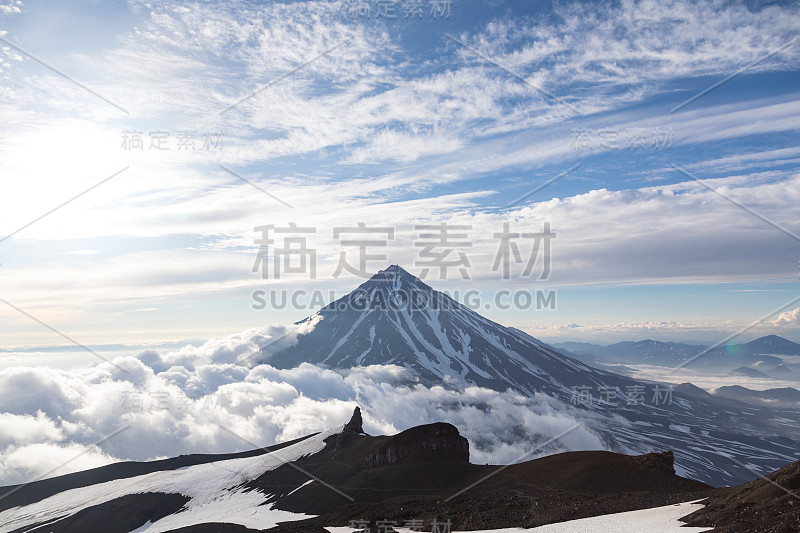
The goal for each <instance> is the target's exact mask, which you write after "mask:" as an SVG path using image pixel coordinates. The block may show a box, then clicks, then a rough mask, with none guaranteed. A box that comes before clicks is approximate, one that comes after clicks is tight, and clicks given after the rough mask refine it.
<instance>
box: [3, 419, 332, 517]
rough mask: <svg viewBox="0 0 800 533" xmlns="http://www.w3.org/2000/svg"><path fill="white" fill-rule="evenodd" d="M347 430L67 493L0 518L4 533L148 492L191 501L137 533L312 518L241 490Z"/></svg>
mask: <svg viewBox="0 0 800 533" xmlns="http://www.w3.org/2000/svg"><path fill="white" fill-rule="evenodd" d="M343 427H344V425H342V426H338V427H336V428H333V429H329V430H327V431H324V432H322V433H319V434H317V435H314V436H313V437H309V438H307V439H305V440H303V441H301V442H298V443H295V444H292V445H291V446H287V447H285V448H282V449H280V450H276V451H275V452H270V453H265V454H263V455H258V456H255V457H247V458H241V459H229V460H226V461H217V462H213V463H207V464H201V465H194V466H189V467H185V468H181V469H178V470H167V471H159V472H153V473H150V474H145V475H142V476H136V477H132V478H127V479H117V480H114V481H108V482H105V483H99V484H96V485H91V486H88V487H82V488H77V489H71V490H67V491H64V492H61V493H59V494H55V495H53V496H51V497H49V498H46V499H44V500H42V501H39V502H36V503H33V504H30V505H26V506H23V507H15V508H13V509H8V510H7V511H4V512H2V513H0V533H5V532H9V531H14V530H15V529H19V528H22V527H26V526H32V525H35V524H41V523H44V522H51V521H55V520H58V519H60V518H63V517H65V516H69V515H72V514H74V513H76V512H78V511H80V510H81V509H85V508H87V507H91V506H94V505H98V504H101V503H105V502H108V501H111V500H114V499H116V498H120V497H123V496H127V495H130V494H136V493H143V492H162V493H178V494H183V495H184V496H187V497H189V498H191V499H190V500H189V502H187V503H186V508H185V509H184V510H181V511H179V512H177V513H175V514H172V515H169V516H166V517H164V518H162V519H160V520H157V521H156V522H153V523H149V522H148V523H147V524H145V525H143V526H142V527H140V528H139V529H137V530H136V531H137V533H159V532H162V531H168V530H171V529H177V528H181V527H186V526H191V525H195V524H201V523H204V522H218V521H220V519H221V518H222V517H224V520H225V522H226V523H231V524H239V525H242V526H244V527H247V528H252V529H267V528H270V527H274V526H275V525H277V523H278V522H282V521H288V520H302V519H305V518H310V516H309V515H304V514H299V513H290V512H287V511H280V510H277V509H271V507H268V506H265V505H261V504H263V503H264V502H265V501H266V500H267V495H266V494H263V493H261V492H258V491H254V490H253V491H249V492H245V491H243V490H242V489H241V488H240V485H242V484H243V483H245V482H247V481H250V480H253V479H256V478H257V477H259V476H260V475H261V474H263V473H264V472H268V471H270V470H274V469H276V468H278V467H279V466H281V465H282V464H285V463H287V462H290V461H296V460H297V459H300V458H301V457H304V456H307V455H312V454H315V453H318V452H320V451H322V450H323V448H325V439H326V438H328V437H330V436H331V435H336V434H338V433H340V432H341V431H342V428H343Z"/></svg>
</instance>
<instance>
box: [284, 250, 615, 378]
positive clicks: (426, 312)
mask: <svg viewBox="0 0 800 533" xmlns="http://www.w3.org/2000/svg"><path fill="white" fill-rule="evenodd" d="M319 316H321V317H322V319H323V320H321V321H319V323H318V324H317V326H316V327H315V328H314V330H313V331H311V332H310V333H308V334H306V335H302V336H301V337H300V338H299V339H298V343H297V345H295V346H293V347H291V348H287V349H286V350H283V351H281V352H279V353H277V354H275V355H274V356H273V357H271V358H270V359H269V360H268V362H269V364H271V365H273V366H276V367H279V368H291V367H294V366H297V365H299V364H301V363H303V362H310V363H313V364H317V365H323V366H328V367H331V368H351V367H355V366H363V365H373V364H395V365H399V366H403V367H406V368H408V369H409V370H412V371H413V372H414V373H415V374H416V375H417V376H418V377H419V378H420V379H421V380H423V381H428V382H447V383H451V384H454V383H460V384H463V385H471V384H476V385H481V386H484V387H490V388H494V389H501V390H505V389H507V388H515V389H517V390H520V391H524V392H534V391H549V392H551V393H553V392H556V391H559V392H562V393H563V392H564V391H565V390H568V388H569V386H572V385H576V384H578V383H580V384H584V383H586V382H587V381H586V376H585V375H582V374H585V373H586V372H588V373H590V374H591V373H601V374H603V375H605V373H602V372H600V371H597V370H594V369H591V368H589V367H587V366H585V365H583V364H582V363H580V362H578V361H576V360H572V359H569V358H567V357H564V356H563V355H562V354H559V353H557V352H555V351H554V350H552V349H550V348H549V347H547V346H546V345H544V344H543V343H540V342H538V341H537V340H536V339H533V338H532V337H528V336H526V335H522V334H519V333H517V332H515V331H514V330H510V329H508V328H506V327H504V326H502V325H500V324H497V323H496V322H493V321H491V320H488V319H486V318H484V317H483V316H481V315H480V314H478V313H476V312H475V311H473V310H471V309H469V308H468V307H466V306H464V305H462V304H460V303H458V302H457V301H455V300H453V299H452V298H450V297H449V296H447V295H446V294H444V293H442V292H439V291H437V290H434V289H433V288H431V287H430V286H429V285H427V284H425V283H424V282H423V281H421V280H420V279H419V278H417V277H416V276H413V275H412V274H410V273H409V272H407V271H406V270H404V269H403V268H402V267H400V266H399V265H391V266H389V267H388V268H386V269H384V270H381V271H379V272H378V273H376V274H375V275H374V276H372V277H371V278H370V279H369V280H367V281H366V282H364V283H363V284H361V285H360V286H359V287H358V288H357V289H355V290H354V291H352V292H351V293H349V294H347V295H346V296H344V297H342V298H340V299H338V300H336V301H335V302H332V303H330V304H329V305H327V306H326V307H324V308H323V309H321V310H320V311H319V312H318V313H317V314H316V315H314V316H312V317H309V318H308V319H306V320H318V318H319ZM590 381H591V380H590Z"/></svg>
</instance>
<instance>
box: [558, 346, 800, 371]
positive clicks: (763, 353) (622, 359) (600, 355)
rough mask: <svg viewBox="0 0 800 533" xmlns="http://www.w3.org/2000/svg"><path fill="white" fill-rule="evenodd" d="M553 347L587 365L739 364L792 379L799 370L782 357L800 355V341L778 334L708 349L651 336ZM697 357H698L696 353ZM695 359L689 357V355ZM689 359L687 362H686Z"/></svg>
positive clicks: (706, 366) (709, 366)
mask: <svg viewBox="0 0 800 533" xmlns="http://www.w3.org/2000/svg"><path fill="white" fill-rule="evenodd" d="M553 347H554V348H557V349H559V350H562V351H564V352H566V353H569V354H571V355H573V356H575V357H576V358H578V359H580V360H582V361H584V362H587V363H588V364H595V365H604V364H608V363H621V364H628V365H635V364H644V365H653V366H663V367H670V368H673V367H676V366H678V365H681V364H684V363H685V364H686V368H688V369H693V368H694V369H698V370H713V371H715V372H732V371H734V370H735V369H739V368H740V367H744V368H755V367H758V368H757V370H758V371H759V372H760V373H761V374H763V376H764V377H773V378H775V379H794V378H795V377H797V376H800V373H798V372H796V371H795V370H794V369H792V368H791V366H790V365H787V364H785V363H784V360H783V359H782V358H781V356H795V355H800V344H797V343H795V342H792V341H790V340H787V339H784V338H783V337H779V336H777V335H767V336H765V337H761V338H759V339H756V340H754V341H751V342H748V343H745V344H732V345H728V346H720V347H718V348H715V349H713V350H708V352H707V353H703V352H705V351H706V350H707V349H708V347H706V346H694V345H691V344H681V343H676V342H660V341H655V340H651V339H647V340H643V341H624V342H618V343H616V344H611V345H608V346H602V345H599V344H590V343H584V342H560V343H554V344H553ZM700 354H703V355H701V356H700V357H697V356H698V355H700ZM695 357H697V358H696V359H694V360H692V358H695ZM687 362H688V363H687Z"/></svg>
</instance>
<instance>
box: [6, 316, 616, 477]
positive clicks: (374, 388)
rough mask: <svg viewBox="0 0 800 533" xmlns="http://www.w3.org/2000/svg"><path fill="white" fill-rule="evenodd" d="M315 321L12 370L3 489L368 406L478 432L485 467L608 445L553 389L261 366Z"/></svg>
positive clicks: (475, 455)
mask: <svg viewBox="0 0 800 533" xmlns="http://www.w3.org/2000/svg"><path fill="white" fill-rule="evenodd" d="M314 326H315V323H309V324H301V325H293V326H277V325H268V326H265V327H263V328H259V329H251V330H248V331H245V332H243V333H240V334H236V335H232V336H229V337H227V338H224V339H214V340H210V341H208V342H206V343H205V344H203V345H201V346H185V347H183V348H181V349H179V350H174V351H170V352H166V353H163V354H162V353H159V352H157V351H154V350H147V351H144V352H142V353H140V354H139V355H138V356H136V357H132V356H123V357H117V358H115V359H113V360H111V361H108V362H103V363H100V364H97V365H95V366H92V367H90V368H84V369H79V370H63V369H54V368H51V367H47V366H36V367H30V366H29V367H25V366H16V367H9V368H4V369H2V370H0V485H10V484H16V483H24V482H28V481H32V480H35V479H39V478H44V477H52V476H55V475H60V474H65V473H69V472H74V471H78V470H84V469H87V468H93V467H97V466H101V465H104V464H107V463H110V462H114V461H119V460H148V459H155V458H161V457H170V456H176V455H179V454H188V453H223V452H233V451H239V450H245V449H252V448H257V447H260V446H268V445H271V444H274V443H276V442H282V441H287V440H290V439H294V438H297V437H301V436H304V435H307V434H309V433H313V432H317V431H320V430H323V429H326V428H329V427H334V426H337V425H340V424H343V423H345V422H347V421H348V420H349V418H350V416H351V415H352V412H353V409H354V407H355V406H356V405H360V406H361V408H362V411H363V415H364V430H365V431H366V432H367V433H369V434H392V433H396V432H398V431H402V430H404V429H407V428H409V427H413V426H416V425H419V424H425V423H430V422H436V421H446V422H450V423H452V424H454V425H456V426H457V427H458V428H459V429H460V431H461V433H462V434H463V435H464V436H465V437H467V438H468V439H469V441H470V452H471V460H472V462H475V463H494V464H500V463H508V462H514V461H518V460H521V459H530V458H532V457H534V456H537V455H541V454H544V453H553V452H555V451H564V450H574V449H583V450H586V449H605V448H606V447H607V446H606V445H605V444H604V443H603V441H602V440H601V438H600V437H599V436H598V434H596V433H595V432H593V431H592V430H591V427H592V425H593V424H592V422H593V420H592V418H593V417H594V416H596V415H592V414H590V413H586V412H585V411H580V410H577V409H573V408H571V407H570V406H567V405H565V404H563V403H561V402H559V401H558V400H555V399H553V398H550V397H547V396H545V395H537V396H534V397H525V396H522V395H520V394H518V393H516V392H513V391H506V392H497V391H493V390H489V389H483V388H478V387H467V388H463V389H460V390H454V389H453V387H452V386H449V387H444V386H431V387H427V386H423V385H421V384H419V383H415V381H414V376H413V375H411V374H410V372H409V371H408V370H407V369H404V368H401V367H398V366H367V367H358V368H353V369H350V370H344V371H343V370H337V371H334V370H330V369H324V368H319V367H316V366H313V365H310V364H302V365H300V366H299V367H297V368H294V369H288V370H286V369H277V368H274V367H272V366H270V365H269V364H263V363H262V364H259V361H263V360H264V357H266V358H267V360H268V357H269V355H270V354H271V353H276V352H277V351H279V350H281V349H283V348H285V347H287V346H289V345H291V344H293V343H295V342H296V341H297V336H298V335H300V334H302V333H306V332H308V331H309V330H310V329H312V328H313V327H314ZM262 348H263V349H264V354H262ZM576 424H580V426H579V427H577V428H575V429H573V430H572V431H569V432H568V433H567V434H565V435H564V436H563V437H561V438H559V439H558V441H557V442H553V443H550V444H546V443H547V441H548V439H551V438H552V437H555V436H557V435H559V434H561V433H563V432H565V431H567V430H570V428H572V427H573V426H575V425H576ZM543 443H545V444H546V445H544V446H542V444H543ZM526 454H530V455H526Z"/></svg>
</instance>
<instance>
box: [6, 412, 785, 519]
mask: <svg viewBox="0 0 800 533" xmlns="http://www.w3.org/2000/svg"><path fill="white" fill-rule="evenodd" d="M770 477H771V478H774V479H775V480H776V481H772V483H776V482H779V483H780V485H781V486H790V487H793V486H797V483H798V482H800V463H794V464H793V465H790V466H788V467H786V468H784V469H782V470H780V471H778V472H775V473H773V474H771V475H770ZM768 481H771V480H766V481H762V480H758V481H756V482H754V483H751V484H750V485H748V486H746V487H744V489H740V488H739V487H735V488H733V489H711V488H710V487H708V486H707V485H704V484H702V483H699V482H697V481H692V480H689V479H685V478H682V477H680V476H678V475H676V473H675V470H674V468H673V455H672V453H671V452H669V451H663V452H660V453H651V454H646V455H640V456H629V455H621V454H615V453H610V452H600V451H591V452H569V453H563V454H557V455H551V456H548V457H543V458H539V459H534V460H530V461H525V462H521V463H517V464H514V465H510V466H507V465H502V466H500V465H494V466H492V465H476V464H472V463H470V462H469V445H468V442H467V440H466V439H465V438H464V437H462V436H461V435H460V434H459V431H458V429H457V428H456V427H454V426H452V425H450V424H446V423H434V424H427V425H424V426H417V427H413V428H409V429H407V430H405V431H403V432H401V433H398V434H396V435H392V436H369V435H366V434H365V433H364V431H363V429H362V425H361V413H360V410H359V409H358V407H356V409H355V412H354V414H353V417H352V419H351V420H350V422H348V423H347V424H345V425H341V426H338V427H336V428H333V429H331V430H328V431H324V432H322V433H318V434H314V435H309V436H307V437H303V438H300V439H296V440H294V441H292V442H288V443H285V444H280V445H276V446H273V447H271V448H262V449H256V450H252V451H249V452H243V453H239V454H229V455H188V456H181V457H176V458H172V459H165V460H160V461H152V462H142V463H133V462H132V463H117V464H113V465H108V466H104V467H101V468H95V469H92V470H87V471H84V472H78V473H75V474H69V475H66V476H60V477H56V478H52V479H47V480H42V481H36V482H33V483H30V484H27V485H18V486H13V487H0V533H22V532H23V531H24V532H27V533H73V532H80V533H129V532H135V533H167V532H169V533H190V532H194V533H212V532H213V533H257V532H265V531H268V532H271V533H295V532H304V533H326V532H328V531H332V530H334V529H333V528H332V527H331V526H335V527H338V528H339V529H336V530H337V531H342V530H345V529H347V528H349V529H347V530H348V531H349V530H353V529H360V530H364V531H369V532H372V533H374V532H381V531H382V532H385V531H388V529H387V527H388V526H389V525H391V524H394V525H396V526H400V527H402V526H406V527H409V526H410V527H412V528H414V530H419V531H431V530H432V529H433V527H435V526H433V524H434V523H436V522H438V523H439V524H440V529H439V531H442V529H441V527H444V526H443V524H447V529H446V530H447V531H453V532H455V531H464V530H476V529H499V528H508V527H535V526H539V525H543V524H548V523H553V522H562V521H566V520H573V519H576V518H582V517H588V516H596V515H603V514H609V513H618V512H622V511H630V510H635V509H647V508H652V507H660V506H667V505H674V504H677V503H679V502H687V501H695V500H700V499H708V500H707V501H709V502H710V503H709V505H708V507H706V508H703V509H701V510H700V511H697V512H696V513H694V514H693V515H692V520H691V523H692V525H694V526H706V527H708V526H716V527H717V528H720V529H717V530H719V531H744V530H747V531H761V530H762V529H760V528H761V527H763V528H765V529H763V530H764V531H772V529H768V528H771V527H775V526H776V525H787V526H792V525H793V524H795V523H798V524H800V522H798V520H800V506H796V505H795V506H790V505H788V504H787V503H786V502H785V500H786V496H785V495H783V494H781V493H780V492H779V491H777V490H774V487H773V485H771V484H769V483H768ZM762 493H767V495H768V496H769V497H764V494H762ZM773 493H774V494H773ZM753 506H757V507H758V509H759V510H760V512H761V513H762V514H763V515H764V517H763V518H762V519H760V520H759V522H758V524H756V526H755V527H752V525H751V524H750V522H752V521H753V519H754V518H753V516H752V514H751V513H748V512H747V510H748V509H752V508H753ZM356 524H357V525H356ZM329 527H331V529H328V528H329ZM737 528H738V529H737ZM775 531H777V529H775Z"/></svg>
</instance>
